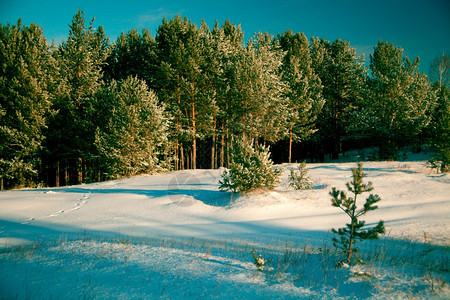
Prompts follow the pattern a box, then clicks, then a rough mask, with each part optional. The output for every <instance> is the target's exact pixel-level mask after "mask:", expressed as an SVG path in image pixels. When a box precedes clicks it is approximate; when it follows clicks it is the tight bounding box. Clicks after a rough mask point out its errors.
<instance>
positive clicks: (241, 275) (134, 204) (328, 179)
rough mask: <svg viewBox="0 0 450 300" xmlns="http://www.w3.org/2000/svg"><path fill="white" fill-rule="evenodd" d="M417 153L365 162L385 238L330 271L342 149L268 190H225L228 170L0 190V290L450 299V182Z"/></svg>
mask: <svg viewBox="0 0 450 300" xmlns="http://www.w3.org/2000/svg"><path fill="white" fill-rule="evenodd" d="M417 158H418V159H421V160H417V161H415V160H410V161H404V162H400V161H393V162H365V163H364V165H363V169H364V171H365V172H366V173H367V177H366V180H367V181H372V182H373V186H374V191H373V193H376V194H378V195H379V196H380V197H381V199H382V200H381V201H380V202H379V204H378V206H379V209H377V210H375V211H371V212H370V213H368V214H367V215H366V217H365V218H364V219H365V220H366V222H367V224H376V223H377V222H378V221H379V220H380V219H382V220H384V221H385V226H386V232H387V234H386V236H383V237H382V238H380V240H377V241H370V242H363V243H361V244H359V246H360V247H361V254H360V255H361V259H362V260H364V262H365V263H364V264H359V265H355V266H345V265H344V266H342V267H336V263H337V262H339V260H341V259H343V257H342V255H341V254H340V253H338V252H337V251H336V249H334V247H333V246H332V243H331V237H332V233H331V232H330V229H331V228H339V227H343V226H344V225H345V223H346V222H348V220H347V218H346V216H345V214H343V213H342V211H341V210H339V209H338V208H335V207H332V206H331V204H330V203H331V202H330V201H331V200H330V196H329V195H328V193H329V192H330V190H331V188H332V187H336V188H338V189H341V190H342V189H345V182H347V181H349V180H350V179H351V172H350V168H352V167H355V166H356V164H355V163H354V162H347V161H348V159H347V158H345V159H343V160H341V161H343V162H339V163H322V164H308V168H309V175H310V176H311V179H312V181H313V184H314V186H313V189H312V190H306V191H296V190H294V189H293V188H291V187H289V185H288V173H289V172H288V171H285V172H284V174H283V175H282V182H281V184H280V185H279V186H278V187H277V188H276V189H275V190H274V191H269V192H264V191H259V192H255V193H251V194H249V195H243V196H238V195H234V194H232V193H227V192H221V191H219V189H218V187H219V183H218V182H219V179H220V178H221V177H220V176H221V173H222V172H223V170H195V171H194V170H186V171H177V172H170V173H166V174H158V175H151V176H150V175H149V176H139V177H134V178H128V179H122V180H115V181H108V182H101V183H94V184H85V185H79V186H69V187H61V188H46V189H22V190H13V191H5V192H1V193H0V207H1V209H0V295H1V297H2V298H7V299H10V298H19V299H24V298H32V299H49V298H65V299H78V298H96V299H98V298H108V299H109V298H111V299H133V298H147V299H153V298H163V299H184V298H193V299H198V298H218V299H234V298H239V299H248V298H251V299H254V298H257V299H258V298H261V299H278V298H283V299H298V298H325V299H327V298H329V299H331V298H333V299H339V298H342V299H348V298H373V299H379V298H404V297H418V298H437V299H440V298H442V299H445V298H449V297H450V291H449V289H448V282H449V279H450V276H449V271H448V270H449V253H450V251H449V250H450V243H449V241H450V222H449V221H450V196H449V195H450V193H449V191H450V189H449V188H450V178H449V175H448V174H436V173H434V172H432V171H431V170H430V169H427V168H426V166H425V161H424V160H423V157H417ZM279 167H282V168H285V169H289V168H296V167H297V164H291V165H289V164H283V165H280V166H279ZM363 196H364V195H363ZM361 200H363V199H361ZM253 251H255V253H256V254H257V255H258V256H259V255H261V259H262V260H263V261H264V262H265V265H264V270H263V271H262V272H261V271H258V267H257V266H256V265H255V263H254V258H253V256H252V253H253Z"/></svg>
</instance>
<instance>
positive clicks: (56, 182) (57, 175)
mask: <svg viewBox="0 0 450 300" xmlns="http://www.w3.org/2000/svg"><path fill="white" fill-rule="evenodd" d="M55 179H56V180H55V186H56V187H59V161H58V162H57V163H56V178H55Z"/></svg>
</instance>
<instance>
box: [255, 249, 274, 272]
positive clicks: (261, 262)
mask: <svg viewBox="0 0 450 300" xmlns="http://www.w3.org/2000/svg"><path fill="white" fill-rule="evenodd" d="M252 255H253V263H254V264H255V266H256V269H257V270H258V271H260V272H263V271H264V266H265V265H266V264H268V263H270V261H268V260H265V259H264V258H263V257H262V255H261V254H259V255H257V254H256V253H255V251H252Z"/></svg>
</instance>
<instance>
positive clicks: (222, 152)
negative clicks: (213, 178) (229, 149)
mask: <svg viewBox="0 0 450 300" xmlns="http://www.w3.org/2000/svg"><path fill="white" fill-rule="evenodd" d="M224 163H225V133H224V131H223V124H222V138H221V142H220V167H221V168H223V166H224Z"/></svg>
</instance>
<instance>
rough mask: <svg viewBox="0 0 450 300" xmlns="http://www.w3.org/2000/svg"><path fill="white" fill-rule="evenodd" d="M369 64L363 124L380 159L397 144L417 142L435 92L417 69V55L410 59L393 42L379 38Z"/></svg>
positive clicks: (392, 152)
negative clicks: (367, 128)
mask: <svg viewBox="0 0 450 300" xmlns="http://www.w3.org/2000/svg"><path fill="white" fill-rule="evenodd" d="M369 67H370V73H371V78H370V81H369V84H370V86H369V87H370V88H369V96H368V97H367V100H368V101H367V102H366V105H365V109H367V110H368V111H367V114H366V115H368V118H366V119H367V122H366V124H367V125H368V126H369V127H370V128H373V130H374V132H373V137H374V138H375V140H376V141H377V144H378V146H379V148H380V156H381V158H395V157H396V154H397V150H398V148H399V147H400V146H404V145H407V144H410V143H414V142H415V143H417V142H418V136H419V133H420V132H421V131H422V129H423V128H424V127H425V126H427V125H428V123H429V122H430V118H431V114H430V112H431V109H432V108H433V107H434V106H435V104H436V99H437V98H436V93H435V91H433V90H432V88H431V86H430V83H429V81H428V79H427V77H426V76H425V75H423V74H422V73H420V72H419V70H418V67H419V58H417V59H415V60H414V61H413V62H411V61H410V60H409V59H408V58H407V57H403V49H401V48H399V47H396V46H395V45H393V44H389V43H387V42H381V41H380V42H379V43H378V45H377V47H375V50H374V53H373V55H371V56H370V65H369ZM361 119H363V118H361Z"/></svg>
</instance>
